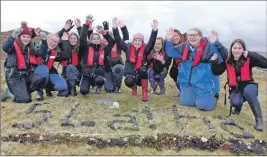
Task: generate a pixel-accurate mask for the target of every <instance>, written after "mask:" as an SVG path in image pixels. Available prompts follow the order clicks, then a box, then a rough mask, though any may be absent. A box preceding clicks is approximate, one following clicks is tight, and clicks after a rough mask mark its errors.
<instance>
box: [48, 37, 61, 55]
mask: <svg viewBox="0 0 267 157" xmlns="http://www.w3.org/2000/svg"><path fill="white" fill-rule="evenodd" d="M52 37H56V38H58V40H60V38H59V36H58V35H57V34H55V33H51V34H49V35H48V36H47V40H48V39H51V38H52ZM53 50H55V51H56V52H59V47H58V45H57V46H56V47H55V48H54V49H53Z"/></svg>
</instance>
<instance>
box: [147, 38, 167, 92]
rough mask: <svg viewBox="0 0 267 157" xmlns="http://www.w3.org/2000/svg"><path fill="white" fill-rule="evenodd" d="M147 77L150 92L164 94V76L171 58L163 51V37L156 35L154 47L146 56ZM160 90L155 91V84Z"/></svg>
mask: <svg viewBox="0 0 267 157" xmlns="http://www.w3.org/2000/svg"><path fill="white" fill-rule="evenodd" d="M147 64H148V66H149V69H148V78H149V83H150V87H151V93H153V94H159V95H164V94H165V91H166V87H165V78H166V76H167V74H168V70H169V66H170V64H171V58H170V57H168V56H167V54H166V53H165V52H164V39H163V38H162V37H157V40H156V42H155V46H154V49H153V50H152V52H151V53H150V54H149V55H148V57H147ZM158 85H159V87H160V92H159V93H157V91H156V90H157V86H158Z"/></svg>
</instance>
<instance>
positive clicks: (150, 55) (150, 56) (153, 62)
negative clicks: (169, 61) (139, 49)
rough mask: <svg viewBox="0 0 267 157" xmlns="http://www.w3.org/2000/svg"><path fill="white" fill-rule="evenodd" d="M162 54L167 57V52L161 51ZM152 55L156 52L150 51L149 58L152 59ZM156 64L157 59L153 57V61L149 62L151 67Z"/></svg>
mask: <svg viewBox="0 0 267 157" xmlns="http://www.w3.org/2000/svg"><path fill="white" fill-rule="evenodd" d="M161 54H162V55H163V57H164V58H165V56H166V53H165V52H164V51H162V52H161ZM152 55H154V53H153V52H152V53H150V54H149V55H148V56H147V59H150V58H152ZM154 64H155V59H153V61H152V62H151V63H150V64H149V67H150V68H153V67H154Z"/></svg>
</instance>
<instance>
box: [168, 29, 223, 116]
mask: <svg viewBox="0 0 267 157" xmlns="http://www.w3.org/2000/svg"><path fill="white" fill-rule="evenodd" d="M173 35H174V29H172V28H170V29H169V31H167V40H166V42H165V50H166V53H167V54H168V56H170V57H172V58H182V63H181V68H180V70H179V75H178V82H179V84H180V86H181V95H180V104H181V105H186V106H196V107H197V108H198V109H200V110H204V111H209V110H212V109H213V108H214V107H215V106H216V104H217V99H216V94H217V93H218V92H219V91H220V83H219V77H218V76H214V75H213V73H212V71H211V57H212V55H213V54H220V56H221V57H222V58H221V60H222V59H224V60H225V59H226V58H227V49H226V48H225V47H224V46H223V45H222V44H221V43H220V42H219V40H218V35H217V33H216V32H212V34H211V36H210V38H209V40H208V39H207V38H204V37H203V36H202V32H201V31H200V30H199V29H197V28H192V29H190V30H189V31H188V33H187V35H188V42H187V43H182V44H179V45H178V46H173V43H172V42H171V41H172V38H173Z"/></svg>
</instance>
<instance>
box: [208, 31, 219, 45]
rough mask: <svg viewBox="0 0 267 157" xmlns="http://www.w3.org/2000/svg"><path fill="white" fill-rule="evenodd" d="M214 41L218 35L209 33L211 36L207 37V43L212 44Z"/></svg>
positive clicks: (214, 32)
mask: <svg viewBox="0 0 267 157" xmlns="http://www.w3.org/2000/svg"><path fill="white" fill-rule="evenodd" d="M216 40H218V33H217V32H216V31H214V30H213V31H211V35H210V36H209V42H210V43H214V42H215V41H216Z"/></svg>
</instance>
